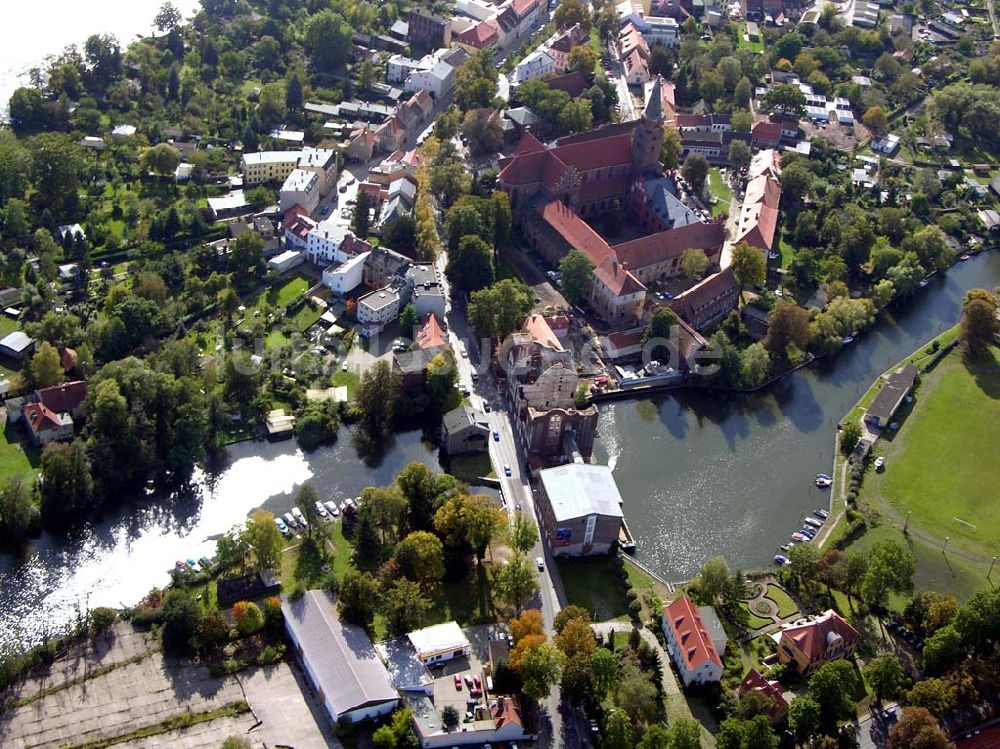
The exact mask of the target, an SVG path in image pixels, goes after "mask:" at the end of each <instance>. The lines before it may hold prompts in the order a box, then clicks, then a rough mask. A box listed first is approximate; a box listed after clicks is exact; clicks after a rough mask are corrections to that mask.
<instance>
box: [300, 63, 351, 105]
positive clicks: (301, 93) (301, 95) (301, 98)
mask: <svg viewBox="0 0 1000 749" xmlns="http://www.w3.org/2000/svg"><path fill="white" fill-rule="evenodd" d="M369 64H370V63H369ZM304 104H305V87H304V86H303V85H302V78H301V76H300V75H299V74H298V73H292V74H291V75H290V76H289V77H288V79H287V80H286V81H285V109H287V110H288V111H290V112H294V111H297V110H299V109H302V107H303V105H304Z"/></svg>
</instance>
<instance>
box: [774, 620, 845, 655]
mask: <svg viewBox="0 0 1000 749" xmlns="http://www.w3.org/2000/svg"><path fill="white" fill-rule="evenodd" d="M832 635H833V636H838V635H839V636H840V637H842V638H843V639H844V641H845V643H851V642H856V641H857V639H858V630H856V629H855V628H854V627H852V626H851V624H850V622H848V621H847V620H846V619H844V617H842V616H841V615H840V614H838V613H837V612H836V611H834V610H832V609H830V610H829V611H827V612H826V613H825V614H824V615H823V616H821V617H819V618H818V619H814V620H813V621H811V622H808V623H807V624H802V625H799V626H798V627H789V628H788V629H785V630H783V631H782V632H781V639H784V638H786V637H787V638H788V639H790V640H791V641H792V642H794V643H795V646H796V647H797V648H798V649H799V650H801V651H802V652H803V653H804V654H805V656H806V657H807V658H808V659H809V660H810V661H814V660H818V659H819V658H822V657H823V655H824V654H825V653H826V651H827V641H828V640H829V639H831V636H832Z"/></svg>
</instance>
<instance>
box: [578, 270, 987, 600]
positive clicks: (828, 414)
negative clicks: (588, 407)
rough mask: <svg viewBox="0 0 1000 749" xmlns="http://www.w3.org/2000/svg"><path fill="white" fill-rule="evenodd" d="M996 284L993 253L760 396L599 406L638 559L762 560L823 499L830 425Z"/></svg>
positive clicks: (601, 457)
mask: <svg viewBox="0 0 1000 749" xmlns="http://www.w3.org/2000/svg"><path fill="white" fill-rule="evenodd" d="M998 283H1000V253H998V252H990V253H982V254H980V255H978V256H975V257H973V258H972V259H970V260H968V261H966V262H960V263H958V264H957V265H956V266H955V267H953V268H952V269H950V270H949V271H948V272H947V274H945V275H944V276H941V277H938V278H935V279H933V280H932V281H931V283H930V285H929V286H928V287H927V288H925V289H923V290H921V291H920V292H918V294H917V295H916V297H915V298H914V299H911V300H908V301H906V302H904V303H901V304H899V305H895V306H893V307H892V308H891V311H890V312H888V313H887V314H885V315H883V316H882V318H881V319H880V321H879V323H878V324H877V325H876V326H875V327H874V328H873V329H872V330H870V331H868V332H867V333H865V334H864V335H863V336H862V337H861V338H860V339H859V340H858V341H856V342H855V343H853V344H851V345H850V346H849V347H847V348H845V349H843V350H842V351H841V352H840V353H838V354H837V355H836V356H835V357H833V358H831V359H829V360H827V361H823V362H818V363H816V364H814V365H812V366H810V367H807V368H805V369H803V370H800V371H799V372H797V373H795V374H793V375H791V376H789V377H786V378H785V379H783V380H781V381H779V382H778V383H776V384H775V385H774V386H772V387H770V388H768V389H766V390H765V391H764V392H762V393H758V394H751V395H729V394H719V393H711V392H698V391H695V392H691V391H683V392H680V391H679V392H677V393H675V394H671V395H668V396H665V397H662V398H657V399H653V400H642V401H620V402H617V403H615V404H614V405H610V406H608V407H605V408H602V409H601V416H600V421H599V424H598V430H599V434H600V435H601V438H600V439H598V440H597V446H596V448H595V456H596V457H597V460H598V461H599V462H602V463H607V464H608V465H611V466H612V468H613V469H614V474H615V478H616V480H617V482H618V485H619V488H620V490H621V493H622V496H623V497H624V500H625V516H626V518H627V520H628V523H629V527H630V528H631V530H632V534H633V535H634V536H635V541H636V547H637V549H636V556H637V558H638V559H639V560H640V561H642V562H643V563H645V564H646V565H648V566H649V567H650V568H651V569H653V570H654V571H655V572H657V573H659V574H661V575H662V576H664V577H665V578H666V579H668V580H671V581H679V580H687V579H689V578H690V577H691V576H693V575H694V574H695V573H697V571H698V569H699V567H700V566H701V563H702V561H703V560H704V559H705V558H706V557H709V556H712V555H717V554H721V555H723V556H725V557H726V558H727V560H728V561H729V564H730V567H731V568H733V569H735V568H739V567H761V566H764V565H767V564H769V563H770V561H771V557H772V556H773V555H774V554H775V553H776V552H777V546H779V545H780V544H782V543H784V542H785V540H786V539H787V538H788V536H789V534H791V533H792V532H793V531H795V530H797V529H798V528H799V527H800V525H801V522H800V519H801V518H802V516H803V515H804V514H809V513H811V512H812V511H813V510H814V509H816V508H818V507H824V506H826V505H827V503H828V501H829V500H828V491H829V490H826V491H823V490H820V489H817V488H816V487H815V486H814V485H813V483H812V480H813V478H814V477H815V475H816V474H817V473H820V472H827V473H828V472H829V471H830V469H831V467H832V465H833V452H834V433H835V429H836V425H837V423H838V422H839V420H840V419H841V418H842V417H843V416H844V414H845V413H846V412H847V411H848V410H849V409H850V408H851V407H852V406H853V405H854V403H856V402H857V400H858V399H859V398H860V397H861V395H862V394H863V393H864V392H865V391H866V390H867V389H868V387H869V386H870V385H871V383H872V382H873V381H874V380H875V378H876V377H878V376H879V375H880V374H881V373H882V372H884V371H885V370H886V369H888V368H889V367H891V366H892V365H893V364H894V363H896V362H897V361H899V360H900V359H902V358H904V357H905V356H906V355H907V354H909V353H910V352H912V351H914V350H915V349H916V348H918V347H919V346H920V345H921V344H922V343H925V342H926V341H928V340H930V339H931V338H933V337H934V336H936V335H937V334H938V333H940V332H942V331H944V330H946V329H948V328H950V327H951V326H952V325H954V324H955V323H956V322H957V321H958V319H959V317H960V315H961V305H962V297H963V295H964V293H965V291H966V290H967V289H970V288H974V287H977V286H981V287H985V288H990V289H992V288H994V287H995V286H997V284H998Z"/></svg>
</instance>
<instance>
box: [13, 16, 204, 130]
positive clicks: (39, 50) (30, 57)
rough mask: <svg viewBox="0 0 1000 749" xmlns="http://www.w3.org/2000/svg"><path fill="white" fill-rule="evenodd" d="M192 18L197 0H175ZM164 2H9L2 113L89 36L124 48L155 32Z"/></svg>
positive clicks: (80, 45) (81, 45)
mask: <svg viewBox="0 0 1000 749" xmlns="http://www.w3.org/2000/svg"><path fill="white" fill-rule="evenodd" d="M172 2H173V4H174V6H175V7H176V8H177V9H178V10H179V11H181V13H182V14H183V15H184V17H185V18H189V17H190V16H191V15H192V14H193V13H194V12H195V11H196V10H197V9H198V8H200V7H201V5H200V3H199V2H198V0H172ZM162 4H163V0H89V1H88V2H81V1H80V0H47V1H46V2H45V3H44V5H41V6H39V5H35V4H34V3H30V2H18V1H16V0H8V1H7V2H4V3H3V23H2V24H0V112H6V110H7V102H8V101H9V100H10V95H11V94H12V93H13V92H14V89H15V88H17V87H18V86H23V85H27V72H28V71H29V70H30V69H31V68H32V67H40V66H41V65H42V64H43V61H44V60H45V58H46V57H47V56H48V55H56V54H58V53H60V52H61V51H62V50H63V48H64V47H66V46H67V45H70V44H76V45H78V46H79V47H81V48H82V47H83V42H84V40H86V39H87V37H89V36H90V35H91V34H112V35H114V36H116V37H118V41H119V42H120V43H121V46H122V48H123V49H124V48H125V47H126V46H128V43H129V42H130V41H132V40H133V39H134V38H135V36H136V34H151V33H153V17H154V16H155V15H156V13H157V11H158V10H159V9H160V6H161V5H162Z"/></svg>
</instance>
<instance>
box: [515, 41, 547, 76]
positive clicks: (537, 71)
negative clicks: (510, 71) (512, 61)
mask: <svg viewBox="0 0 1000 749" xmlns="http://www.w3.org/2000/svg"><path fill="white" fill-rule="evenodd" d="M555 69H556V61H555V60H553V59H552V55H550V54H549V53H548V51H546V50H544V49H541V48H539V49H536V50H535V51H534V52H532V53H531V54H529V55H528V56H527V57H525V58H524V59H523V60H521V62H519V63H518V64H517V67H516V68H514V76H513V80H514V81H515V82H516V83H524V82H525V81H530V80H532V79H534V78H543V77H544V76H547V75H549V74H550V73H554V72H555Z"/></svg>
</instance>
